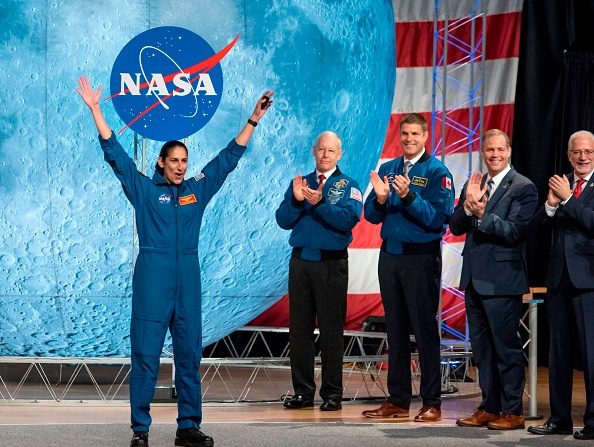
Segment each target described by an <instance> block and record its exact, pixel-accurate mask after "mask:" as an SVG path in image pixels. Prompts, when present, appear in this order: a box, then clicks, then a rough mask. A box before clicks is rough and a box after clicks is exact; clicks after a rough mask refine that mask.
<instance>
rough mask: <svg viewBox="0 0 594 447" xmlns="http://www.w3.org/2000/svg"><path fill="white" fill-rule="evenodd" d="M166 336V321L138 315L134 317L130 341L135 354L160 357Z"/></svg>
mask: <svg viewBox="0 0 594 447" xmlns="http://www.w3.org/2000/svg"><path fill="white" fill-rule="evenodd" d="M166 334H167V322H166V321H164V320H163V321H159V320H157V319H151V318H144V317H140V316H138V315H133V316H132V323H131V325H130V338H131V340H130V341H131V347H132V352H133V353H134V354H141V355H148V356H156V357H160V356H161V351H162V350H163V343H164V342H165V335H166Z"/></svg>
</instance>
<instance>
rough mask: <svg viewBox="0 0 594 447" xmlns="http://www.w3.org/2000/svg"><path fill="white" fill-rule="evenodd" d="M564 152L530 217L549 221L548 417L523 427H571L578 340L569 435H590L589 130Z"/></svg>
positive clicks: (592, 221)
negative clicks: (580, 385)
mask: <svg viewBox="0 0 594 447" xmlns="http://www.w3.org/2000/svg"><path fill="white" fill-rule="evenodd" d="M567 155H568V157H569V162H570V163H571V166H572V167H573V173H571V174H569V175H568V176H565V175H564V176H562V177H561V176H559V175H554V176H552V177H551V178H550V179H549V193H548V195H547V200H546V203H545V204H544V206H543V207H542V208H541V209H540V210H539V212H538V213H537V215H536V216H535V218H534V219H535V221H536V222H543V221H547V220H552V224H553V240H552V247H551V256H550V260H549V267H548V273H547V284H546V285H547V289H548V291H547V308H548V317H549V335H550V350H549V395H550V405H551V417H550V418H549V419H548V420H547V422H545V424H544V425H540V426H534V427H529V428H528V431H529V432H530V433H533V434H537V435H553V434H559V435H567V434H571V432H572V431H573V422H572V418H571V392H572V385H573V368H572V364H573V362H572V346H574V345H577V346H579V348H580V352H581V355H582V360H583V366H584V382H585V385H586V411H585V413H584V419H583V420H584V428H583V429H582V430H580V431H576V432H575V433H574V434H573V437H574V438H575V439H584V440H594V394H593V393H594V184H593V183H592V181H593V180H594V179H593V178H592V171H593V170H594V135H593V134H592V133H590V132H588V131H584V130H581V131H578V132H575V133H574V134H573V135H571V137H570V138H569V144H568V151H567ZM574 328H575V329H577V335H578V339H577V340H576V339H575V337H574V335H573V334H574V332H575V331H574Z"/></svg>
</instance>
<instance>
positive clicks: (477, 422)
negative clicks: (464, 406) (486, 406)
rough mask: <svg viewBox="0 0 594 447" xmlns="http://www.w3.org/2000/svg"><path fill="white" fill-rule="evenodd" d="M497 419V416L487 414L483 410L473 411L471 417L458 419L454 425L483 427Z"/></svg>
mask: <svg viewBox="0 0 594 447" xmlns="http://www.w3.org/2000/svg"><path fill="white" fill-rule="evenodd" d="M498 417H499V415H498V414H494V413H489V412H487V411H485V410H480V409H479V410H475V412H474V413H473V414H472V416H470V417H467V418H460V419H458V420H457V421H456V425H459V426H460V427H484V426H485V425H487V424H488V423H489V422H491V421H494V420H495V419H497V418H498Z"/></svg>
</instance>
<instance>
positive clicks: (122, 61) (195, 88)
mask: <svg viewBox="0 0 594 447" xmlns="http://www.w3.org/2000/svg"><path fill="white" fill-rule="evenodd" d="M238 38H239V36H237V37H235V39H234V40H233V41H231V42H230V43H229V44H228V45H227V46H226V47H225V48H223V49H222V50H220V51H219V52H218V53H215V51H214V50H213V48H212V47H211V46H210V45H209V44H208V42H206V40H204V39H203V38H202V37H200V36H199V35H197V34H195V33H193V32H192V31H189V30H187V29H184V28H179V27H175V26H162V27H159V28H152V29H150V30H147V31H145V32H143V33H141V34H139V35H138V36H136V37H134V38H133V39H132V40H131V41H130V42H128V43H127V44H126V46H125V47H124V48H123V49H122V51H121V52H120V54H119V55H118V57H117V58H116V60H115V62H114V65H113V69H112V71H111V78H110V90H111V96H110V97H109V98H108V99H111V100H112V101H113V104H114V107H115V109H116V111H117V113H118V115H119V116H120V118H121V119H122V120H123V121H124V123H125V126H124V127H123V128H122V129H120V131H119V133H120V134H121V133H122V132H123V131H124V130H125V129H127V128H128V127H129V128H130V129H132V130H133V131H134V132H136V133H138V134H140V135H142V136H143V137H145V138H149V139H152V140H157V141H168V140H181V139H183V138H186V137H189V136H190V135H192V134H194V133H196V132H197V131H199V130H200V129H202V127H204V126H205V125H206V123H208V121H210V119H211V118H212V117H213V115H214V114H215V112H216V110H217V107H218V106H219V103H220V102H221V94H222V92H223V71H222V69H221V65H220V61H221V59H223V58H224V57H225V56H226V55H227V53H228V52H229V51H230V50H231V48H232V47H233V45H235V42H237V39H238Z"/></svg>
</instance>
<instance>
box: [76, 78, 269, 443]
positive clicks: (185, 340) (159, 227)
mask: <svg viewBox="0 0 594 447" xmlns="http://www.w3.org/2000/svg"><path fill="white" fill-rule="evenodd" d="M76 90H77V92H78V94H79V95H80V96H81V98H82V99H83V101H84V102H85V104H86V105H87V106H88V107H89V109H90V110H91V113H92V115H93V120H94V121H95V125H96V126H97V130H98V131H99V142H100V144H101V148H102V149H103V153H104V158H105V161H107V163H109V165H110V166H111V168H112V169H113V171H114V173H115V175H116V177H117V178H118V179H119V180H120V182H121V183H122V186H123V189H124V193H125V194H126V197H127V198H128V200H129V201H130V203H131V204H132V206H133V207H134V209H135V211H136V226H137V229H138V240H139V243H140V251H139V254H138V258H137V260H136V266H135V269H134V278H133V281H132V290H133V294H132V320H131V324H130V338H131V348H132V354H131V361H132V367H131V374H130V407H131V413H132V414H131V420H132V425H131V428H132V430H133V431H134V437H133V438H132V442H131V446H148V431H149V426H150V424H151V417H150V413H149V411H150V402H151V400H152V397H153V393H154V390H155V385H156V382H157V373H158V371H159V359H160V356H161V351H162V349H163V343H164V341H165V335H166V333H167V328H169V330H170V332H171V337H172V341H173V353H174V361H175V384H176V390H177V394H178V418H177V427H178V430H177V432H176V438H175V445H176V446H192V447H194V446H212V445H213V443H214V442H213V440H212V438H211V437H210V436H206V435H204V434H203V433H202V432H201V431H200V423H201V421H202V408H201V406H202V400H201V388H200V368H199V365H200V360H201V358H202V313H201V312H202V300H201V289H200V266H199V263H198V239H199V235H200V223H201V220H202V215H203V213H204V208H205V207H206V205H207V203H208V201H209V200H210V199H211V198H212V197H213V196H214V194H215V193H216V192H217V191H218V190H219V188H220V187H221V186H222V184H223V182H224V181H225V179H226V177H227V175H228V174H229V173H230V172H231V171H232V170H233V169H234V168H235V167H236V166H237V163H238V161H239V158H240V157H241V156H242V154H243V152H244V151H245V149H246V146H247V144H248V142H249V140H250V138H251V136H252V133H253V131H254V128H255V126H256V125H257V123H258V121H259V120H260V119H261V118H262V117H263V116H264V115H265V114H266V111H267V110H268V107H270V105H271V103H272V101H270V97H271V96H272V95H273V92H271V91H267V92H265V93H264V94H263V95H262V97H261V98H260V99H259V100H258V103H257V104H256V107H255V109H254V111H253V112H252V115H251V117H250V119H249V120H248V123H247V124H246V125H245V126H244V128H243V130H242V131H241V132H240V133H239V135H238V136H237V137H235V138H234V139H233V140H231V141H230V142H229V144H228V145H227V147H226V148H225V149H223V150H222V151H221V152H219V154H218V155H217V156H216V157H215V158H214V159H213V160H212V161H210V162H209V163H208V164H207V165H206V166H205V167H204V169H203V170H202V172H201V173H200V174H199V175H197V176H196V177H193V178H191V179H189V180H185V179H184V177H185V174H186V169H187V163H188V150H187V148H186V146H185V145H184V144H183V143H181V142H179V141H169V142H167V143H165V144H164V145H163V148H162V149H161V153H160V154H159V158H158V160H157V165H156V167H155V168H156V172H155V174H154V176H153V178H152V179H150V178H149V177H146V176H144V175H142V174H141V173H140V172H138V170H137V169H136V165H135V164H134V162H133V160H132V159H131V158H130V157H129V156H128V155H127V154H126V152H125V151H124V149H123V148H122V146H121V145H120V144H119V142H118V141H117V140H116V137H115V135H114V134H113V132H112V131H111V129H110V127H109V125H108V124H107V122H106V121H105V118H104V117H103V113H102V112H101V109H100V107H99V98H100V96H101V86H99V88H98V89H97V91H93V89H92V88H91V85H90V83H89V80H88V79H87V78H86V77H81V78H80V79H79V88H78V89H76Z"/></svg>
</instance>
